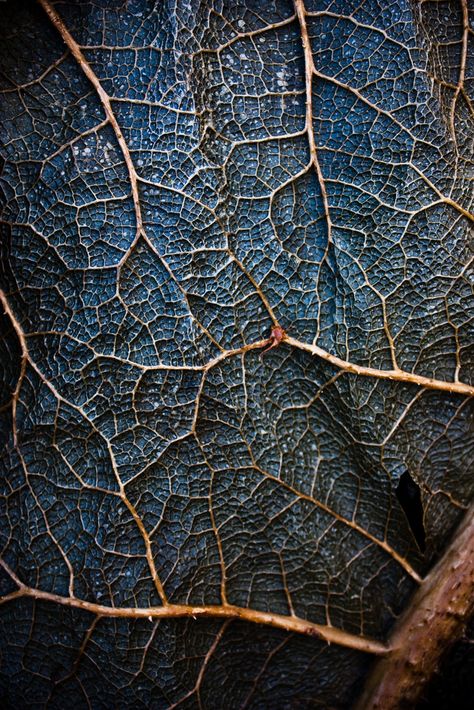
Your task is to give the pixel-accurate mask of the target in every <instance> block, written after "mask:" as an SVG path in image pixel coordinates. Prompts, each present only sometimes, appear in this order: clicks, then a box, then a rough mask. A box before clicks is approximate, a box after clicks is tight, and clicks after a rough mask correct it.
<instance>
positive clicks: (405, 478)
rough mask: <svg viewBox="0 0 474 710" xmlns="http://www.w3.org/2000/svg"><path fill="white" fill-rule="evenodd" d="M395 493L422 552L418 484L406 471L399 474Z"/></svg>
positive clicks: (422, 534) (423, 545)
mask: <svg viewBox="0 0 474 710" xmlns="http://www.w3.org/2000/svg"><path fill="white" fill-rule="evenodd" d="M396 493H397V498H398V501H399V503H400V505H401V506H402V508H403V512H404V513H405V515H406V518H407V520H408V524H409V526H410V528H411V531H412V533H413V536H414V538H415V540H416V543H417V545H418V547H419V548H420V550H421V552H424V551H425V547H426V544H425V527H424V525H423V506H422V504H421V493H420V486H419V485H418V484H417V483H416V481H414V480H413V478H412V477H411V476H410V474H409V473H408V471H405V473H403V474H402V475H401V477H400V480H399V482H398V486H397V491H396Z"/></svg>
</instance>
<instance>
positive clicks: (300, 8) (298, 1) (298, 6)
mask: <svg viewBox="0 0 474 710" xmlns="http://www.w3.org/2000/svg"><path fill="white" fill-rule="evenodd" d="M293 5H294V8H295V11H296V15H297V17H298V22H299V25H300V31H301V41H302V44H303V55H304V67H305V72H304V73H305V88H306V123H305V129H306V134H307V136H308V145H309V153H310V165H312V166H313V167H314V169H315V171H316V175H317V178H318V183H319V189H320V190H321V197H322V200H323V210H324V216H325V218H326V225H327V241H326V248H325V250H324V254H323V256H322V258H321V264H320V266H319V270H318V278H317V282H316V289H317V291H318V292H319V288H318V287H319V281H320V278H321V270H322V266H323V264H324V262H325V261H326V259H327V257H328V254H329V250H330V248H331V244H332V221H331V214H330V211H329V201H328V195H327V190H326V183H325V180H324V175H323V171H322V170H321V165H320V163H319V158H318V150H317V147H316V139H315V136H314V126H313V77H314V76H315V75H316V67H315V66H314V60H313V52H312V50H311V43H310V40H309V34H308V25H307V22H306V9H305V6H304V2H303V0H293ZM319 327H320V326H319V317H318V325H317V332H316V336H315V339H316V340H317V338H318V336H319Z"/></svg>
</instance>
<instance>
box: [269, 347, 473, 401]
mask: <svg viewBox="0 0 474 710" xmlns="http://www.w3.org/2000/svg"><path fill="white" fill-rule="evenodd" d="M283 341H284V342H286V343H288V345H291V346H293V347H294V348H298V349H299V350H304V351H305V352H307V353H310V354H311V355H316V356H318V357H320V358H321V359H322V360H326V362H330V363H331V365H334V366H335V367H339V368H340V369H341V370H344V371H345V372H352V373H353V374H354V375H361V376H362V377H377V378H378V379H381V380H394V381H398V382H408V383H411V384H413V385H419V386H420V387H426V388H427V389H431V390H440V391H441V392H450V393H451V394H462V395H467V396H468V397H473V396H474V386H473V385H468V384H466V383H464V382H446V381H444V380H437V379H436V378H434V377H425V376H424V375H416V374H415V373H413V372H407V371H406V370H400V369H399V368H397V369H392V370H380V369H378V368H376V367H366V366H364V365H356V364H355V363H353V362H350V361H349V360H343V359H342V358H340V357H337V355H332V354H331V353H329V352H327V350H323V348H320V347H319V346H318V345H314V344H310V343H304V342H302V341H301V340H297V339H296V338H292V337H291V336H289V335H288V334H286V333H285V335H284V336H283Z"/></svg>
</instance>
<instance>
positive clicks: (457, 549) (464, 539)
mask: <svg viewBox="0 0 474 710" xmlns="http://www.w3.org/2000/svg"><path fill="white" fill-rule="evenodd" d="M473 613H474V505H473V506H472V507H471V508H470V510H469V511H468V512H467V513H466V516H465V518H464V520H463V521H462V523H461V525H460V527H459V529H458V530H457V532H456V534H455V537H454V538H453V540H452V542H451V544H450V545H449V547H448V548H447V550H446V552H445V553H444V555H443V557H442V558H441V559H440V560H439V562H438V563H437V564H436V565H435V567H434V568H433V569H432V571H431V572H430V573H429V574H428V575H427V577H426V578H425V580H424V581H423V583H422V584H421V586H420V587H419V589H418V591H417V592H416V593H415V595H414V597H413V600H412V603H411V604H410V606H409V607H408V609H407V611H406V612H405V613H404V615H403V616H402V617H401V618H400V620H399V622H398V624H397V625H396V627H395V630H394V633H393V635H392V638H391V641H390V644H389V648H390V652H389V653H388V654H387V655H386V656H385V657H384V658H383V659H382V660H380V661H378V662H376V663H375V665H374V668H373V670H372V673H371V674H370V676H369V679H368V681H367V684H366V687H365V690H364V692H363V694H362V696H361V698H360V699H359V701H358V703H357V705H356V707H355V709H354V710H402V709H405V710H406V709H407V708H414V707H415V703H416V701H417V699H418V698H419V697H420V695H421V692H422V691H423V688H424V687H425V686H426V684H427V683H428V682H429V681H430V680H431V678H432V677H433V675H434V673H435V672H436V671H437V669H438V667H439V664H440V661H441V658H442V656H443V654H444V652H445V651H446V650H447V649H448V648H449V647H450V646H451V645H452V644H453V643H454V642H455V641H457V640H458V639H459V638H460V637H461V636H462V633H463V631H464V629H465V626H466V624H467V622H468V621H469V618H470V617H471V616H472V614H473Z"/></svg>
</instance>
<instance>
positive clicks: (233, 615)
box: [0, 559, 388, 655]
mask: <svg viewBox="0 0 474 710" xmlns="http://www.w3.org/2000/svg"><path fill="white" fill-rule="evenodd" d="M0 565H1V566H2V567H3V568H4V570H5V571H6V572H7V573H8V574H9V575H10V576H11V577H12V579H14V581H15V582H16V583H17V584H18V587H19V588H18V590H17V591H15V592H12V593H11V594H7V595H6V596H4V597H0V604H7V603H8V602H10V601H14V600H15V599H19V598H20V597H31V598H33V599H35V600H41V601H46V602H52V603H55V604H61V605H62V606H67V607H72V608H75V609H82V610H83V611H89V612H91V613H93V614H97V615H98V616H103V617H115V618H129V619H149V618H150V617H151V618H152V619H176V618H182V617H188V618H193V619H199V618H220V619H240V620H241V621H247V622H250V623H253V624H262V625H264V626H272V627H273V628H277V629H282V630H284V631H290V632H294V633H298V634H303V635H306V636H312V637H314V638H318V639H320V640H322V641H326V642H327V643H335V644H338V645H340V646H344V647H346V648H352V649H355V650H357V651H363V652H365V653H371V654H375V655H384V654H385V653H387V652H388V648H387V647H386V646H385V645H384V644H383V643H381V642H379V641H376V640H375V639H371V638H367V637H365V636H357V635H356V634H351V633H349V632H347V631H343V630H342V629H339V628H337V627H335V626H329V625H324V624H316V623H314V622H312V621H308V620H307V619H302V618H300V617H298V616H285V615H283V614H273V613H271V612H265V611H259V610H258V609H250V608H247V607H240V606H235V605H233V604H223V605H221V606H214V605H208V606H207V605H203V606H193V605H190V604H165V605H163V606H150V607H112V606H104V605H102V604H96V603H95V602H89V601H85V600H84V599H79V598H78V597H63V596H61V595H59V594H53V593H52V592H45V591H42V590H40V589H35V588H33V587H28V586H27V585H24V584H22V583H21V582H20V580H19V579H18V577H16V575H15V574H14V573H13V572H12V571H11V570H10V568H9V567H8V565H7V564H6V563H5V562H4V561H3V560H1V559H0Z"/></svg>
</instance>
